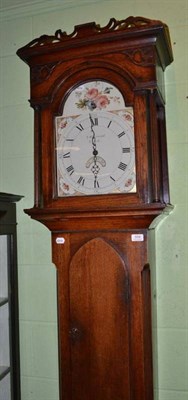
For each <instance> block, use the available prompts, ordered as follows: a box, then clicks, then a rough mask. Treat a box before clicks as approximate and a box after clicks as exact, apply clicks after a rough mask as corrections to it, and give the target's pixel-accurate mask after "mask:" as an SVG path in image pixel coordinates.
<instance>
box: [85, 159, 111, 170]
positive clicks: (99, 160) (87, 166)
mask: <svg viewBox="0 0 188 400" xmlns="http://www.w3.org/2000/svg"><path fill="white" fill-rule="evenodd" d="M93 162H94V157H93V156H92V157H90V158H89V160H87V161H86V168H89V167H91V164H93ZM97 162H98V163H99V164H101V166H102V167H106V161H105V160H104V158H102V157H100V156H97Z"/></svg>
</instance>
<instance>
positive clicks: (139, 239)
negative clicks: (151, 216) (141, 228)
mask: <svg viewBox="0 0 188 400" xmlns="http://www.w3.org/2000/svg"><path fill="white" fill-rule="evenodd" d="M131 241H132V242H143V241H144V235H143V234H142V233H137V234H133V235H131Z"/></svg>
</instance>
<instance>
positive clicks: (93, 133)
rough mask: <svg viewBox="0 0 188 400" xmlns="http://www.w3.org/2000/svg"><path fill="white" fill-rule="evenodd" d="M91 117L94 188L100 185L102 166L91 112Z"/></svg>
mask: <svg viewBox="0 0 188 400" xmlns="http://www.w3.org/2000/svg"><path fill="white" fill-rule="evenodd" d="M89 118H90V121H91V132H92V145H93V166H92V168H91V171H92V172H93V175H94V188H96V187H97V186H98V181H97V177H98V173H99V171H100V167H99V165H98V164H97V161H98V160H97V155H98V151H97V145H96V135H95V131H94V129H93V126H94V122H93V119H92V117H91V115H90V114H89Z"/></svg>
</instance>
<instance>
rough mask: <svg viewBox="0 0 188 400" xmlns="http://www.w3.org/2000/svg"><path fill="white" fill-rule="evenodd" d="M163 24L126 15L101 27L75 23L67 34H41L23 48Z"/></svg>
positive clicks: (62, 32) (58, 31) (112, 19)
mask: <svg viewBox="0 0 188 400" xmlns="http://www.w3.org/2000/svg"><path fill="white" fill-rule="evenodd" d="M161 25H164V24H163V23H162V22H161V21H157V20H156V21H155V20H149V19H148V18H144V17H133V16H131V17H128V18H126V19H123V20H120V21H119V20H116V19H115V18H111V19H110V21H109V23H108V24H107V25H106V26H104V27H101V26H100V25H98V24H96V23H95V22H91V23H87V24H83V25H77V26H75V28H74V31H73V32H72V33H70V34H68V33H67V32H65V31H62V30H61V29H58V30H57V31H56V32H55V34H54V35H42V36H40V37H39V38H36V39H34V40H32V41H31V42H30V43H28V45H27V46H25V48H26V47H27V48H36V47H44V46H48V45H55V44H58V43H60V42H65V41H70V40H71V39H73V38H74V39H75V38H77V39H82V38H85V37H86V36H92V35H93V36H94V35H96V34H106V33H109V32H114V31H130V30H134V29H138V28H142V27H146V26H147V27H151V28H152V27H155V26H161Z"/></svg>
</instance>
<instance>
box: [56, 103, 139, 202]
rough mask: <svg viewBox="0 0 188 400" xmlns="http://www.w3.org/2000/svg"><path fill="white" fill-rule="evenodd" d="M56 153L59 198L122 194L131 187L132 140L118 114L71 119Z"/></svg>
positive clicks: (133, 175)
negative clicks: (62, 194) (63, 196)
mask: <svg viewBox="0 0 188 400" xmlns="http://www.w3.org/2000/svg"><path fill="white" fill-rule="evenodd" d="M120 114H121V113H120ZM56 151H57V168H58V171H59V183H58V192H59V194H60V193H62V192H63V193H64V195H69V196H71V195H94V194H108V193H125V192H129V191H131V190H132V189H133V187H134V186H135V172H134V168H135V151H134V136H133V132H132V129H131V127H130V124H129V123H128V122H127V121H126V120H125V119H123V118H122V117H121V116H120V115H119V114H118V113H115V112H108V111H101V110H100V111H96V112H93V111H92V112H87V113H84V114H82V115H80V116H77V117H75V118H73V119H72V121H71V122H70V123H69V124H68V125H67V127H66V128H64V129H63V133H62V134H61V135H60V139H59V141H58V145H57V149H56Z"/></svg>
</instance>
